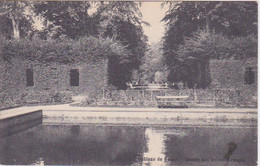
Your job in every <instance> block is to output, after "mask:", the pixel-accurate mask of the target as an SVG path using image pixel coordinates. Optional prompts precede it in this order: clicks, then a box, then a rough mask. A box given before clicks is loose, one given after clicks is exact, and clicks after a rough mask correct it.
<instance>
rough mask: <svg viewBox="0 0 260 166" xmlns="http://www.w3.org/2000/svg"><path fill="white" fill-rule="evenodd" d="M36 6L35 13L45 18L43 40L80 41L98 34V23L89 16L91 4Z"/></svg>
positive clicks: (40, 4) (64, 3) (83, 2)
mask: <svg viewBox="0 0 260 166" xmlns="http://www.w3.org/2000/svg"><path fill="white" fill-rule="evenodd" d="M34 6H35V7H34V11H35V13H36V14H37V15H39V16H42V17H43V18H44V25H45V27H44V31H43V32H41V33H40V34H41V36H42V37H43V38H48V37H52V38H60V37H68V38H72V39H78V38H79V37H82V36H86V35H90V34H91V35H93V34H94V33H95V32H96V29H97V27H96V24H97V23H95V21H94V20H93V18H92V17H90V15H89V14H88V11H89V9H90V2H86V1H67V2H66V1H58V2H37V3H35V5H34Z"/></svg>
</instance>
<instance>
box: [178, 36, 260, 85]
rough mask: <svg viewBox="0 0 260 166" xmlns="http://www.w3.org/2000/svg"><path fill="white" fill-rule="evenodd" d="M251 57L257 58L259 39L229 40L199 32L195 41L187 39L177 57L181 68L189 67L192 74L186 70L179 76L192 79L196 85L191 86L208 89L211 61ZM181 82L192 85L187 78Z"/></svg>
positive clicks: (179, 49)
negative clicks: (182, 66)
mask: <svg viewBox="0 0 260 166" xmlns="http://www.w3.org/2000/svg"><path fill="white" fill-rule="evenodd" d="M250 57H257V38H256V37H254V36H251V35H249V36H246V37H234V38H231V39H229V38H228V37H225V36H224V35H222V34H216V33H212V32H211V33H210V32H209V31H197V32H194V33H193V35H192V37H186V38H185V40H184V44H183V45H180V46H179V48H178V50H177V53H176V59H177V60H178V62H180V63H179V64H178V65H186V66H187V67H188V68H189V69H190V70H188V71H186V70H182V71H181V72H180V71H179V73H177V72H176V73H175V75H178V74H179V75H185V76H187V78H190V79H191V78H192V82H193V85H190V86H194V84H197V85H198V87H202V88H206V87H207V86H208V85H209V83H210V78H209V71H208V63H209V60H210V59H236V60H245V59H247V58H250ZM176 66H177V65H176ZM179 68H181V66H179ZM179 79H180V80H182V81H184V82H189V81H190V80H187V79H186V80H185V78H179Z"/></svg>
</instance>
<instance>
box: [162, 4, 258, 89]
mask: <svg viewBox="0 0 260 166" xmlns="http://www.w3.org/2000/svg"><path fill="white" fill-rule="evenodd" d="M168 4H169V5H168V7H169V8H168V11H167V13H166V15H165V17H164V18H163V20H162V21H164V22H165V25H166V29H165V30H166V31H165V35H164V37H163V54H164V61H165V63H166V64H167V66H168V68H169V69H170V73H169V75H168V81H171V82H180V81H182V82H185V83H187V84H189V86H190V87H192V86H194V85H195V84H198V85H199V87H202V88H205V87H207V85H208V84H209V83H208V82H207V81H202V80H203V78H204V77H206V73H205V72H206V68H207V63H208V60H209V59H210V58H215V59H245V58H246V57H245V56H247V57H250V56H252V55H253V56H255V55H256V54H255V53H251V54H245V52H247V51H249V52H250V49H252V50H254V51H255V50H256V48H257V46H256V45H255V37H254V36H257V14H256V13H257V3H256V2H168ZM246 40H249V42H248V43H247V44H246V43H244V44H245V45H247V46H248V48H246V47H243V46H242V45H241V44H242V43H243V41H246ZM251 41H252V42H251ZM238 45H240V46H242V48H244V53H242V52H241V51H238V49H235V47H236V46H238ZM237 52H238V53H237ZM239 52H241V53H239ZM202 65H203V66H202ZM201 74H202V75H204V76H202V75H201ZM206 80H207V79H206Z"/></svg>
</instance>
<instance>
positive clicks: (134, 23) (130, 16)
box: [97, 2, 147, 89]
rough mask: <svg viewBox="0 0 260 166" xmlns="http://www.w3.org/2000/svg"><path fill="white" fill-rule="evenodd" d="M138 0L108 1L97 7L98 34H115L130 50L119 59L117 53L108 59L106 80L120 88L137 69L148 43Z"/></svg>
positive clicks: (111, 35)
mask: <svg viewBox="0 0 260 166" xmlns="http://www.w3.org/2000/svg"><path fill="white" fill-rule="evenodd" d="M140 5H141V4H140V3H136V2H107V3H103V4H102V5H101V6H100V8H99V9H98V11H97V17H99V19H100V29H99V33H100V35H101V36H104V37H110V38H114V39H116V40H117V41H119V42H120V43H122V45H124V46H125V47H126V48H127V50H128V51H129V53H130V54H129V56H128V57H125V61H126V62H127V63H122V62H121V60H120V59H118V57H113V58H111V59H109V80H108V82H109V83H110V84H111V85H114V86H115V87H117V88H119V89H124V88H126V82H128V81H131V77H132V74H133V71H134V70H136V69H138V68H139V66H140V65H141V62H142V57H143V56H144V54H145V51H146V47H147V37H146V36H145V35H144V33H143V29H142V26H141V24H142V23H143V21H142V15H141V12H140V10H139V7H140Z"/></svg>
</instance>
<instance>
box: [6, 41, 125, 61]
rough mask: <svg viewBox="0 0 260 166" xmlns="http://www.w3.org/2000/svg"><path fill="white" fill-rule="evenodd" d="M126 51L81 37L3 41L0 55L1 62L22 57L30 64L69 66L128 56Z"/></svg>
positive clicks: (110, 43) (118, 44) (119, 46)
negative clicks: (31, 62)
mask: <svg viewBox="0 0 260 166" xmlns="http://www.w3.org/2000/svg"><path fill="white" fill-rule="evenodd" d="M127 54H128V52H127V51H126V50H125V48H124V47H123V46H122V45H121V44H120V43H118V42H116V41H113V40H112V39H109V38H106V39H104V38H95V37H82V38H80V39H78V40H76V41H75V40H72V39H66V40H65V39H64V40H45V41H43V40H41V39H35V40H29V39H21V40H6V41H4V42H3V51H2V52H1V56H2V57H3V59H4V60H10V58H12V57H18V56H19V57H21V58H25V59H28V60H31V61H35V62H40V63H48V62H60V63H72V62H80V61H86V60H98V59H99V58H102V57H104V56H105V57H112V56H119V58H122V57H124V56H127Z"/></svg>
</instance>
